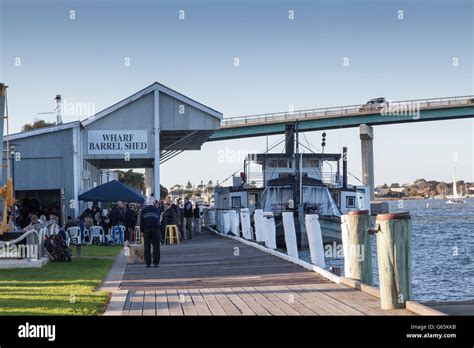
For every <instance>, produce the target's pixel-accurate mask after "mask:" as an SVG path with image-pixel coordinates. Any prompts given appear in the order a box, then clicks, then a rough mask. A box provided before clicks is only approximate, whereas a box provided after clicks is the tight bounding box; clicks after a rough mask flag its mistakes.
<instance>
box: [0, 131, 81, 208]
mask: <svg viewBox="0 0 474 348" xmlns="http://www.w3.org/2000/svg"><path fill="white" fill-rule="evenodd" d="M72 133H73V130H72V129H65V130H61V131H56V132H51V133H46V134H40V135H35V136H31V137H27V138H21V139H15V140H11V141H10V143H13V144H15V146H16V152H19V153H20V160H19V161H15V163H14V170H15V173H14V186H15V190H17V191H19V190H47V189H64V195H65V201H66V204H67V202H69V201H70V200H71V199H74V178H73V141H72ZM3 145H4V148H5V149H6V142H4V143H3ZM3 163H5V164H6V159H5V157H4V160H3ZM6 178H7V175H6V167H3V173H2V181H1V184H2V185H5V182H6Z"/></svg>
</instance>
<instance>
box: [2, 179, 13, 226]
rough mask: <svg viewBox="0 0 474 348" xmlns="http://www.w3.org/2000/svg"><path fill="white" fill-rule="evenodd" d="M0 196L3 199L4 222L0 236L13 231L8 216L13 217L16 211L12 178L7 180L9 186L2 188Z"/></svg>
mask: <svg viewBox="0 0 474 348" xmlns="http://www.w3.org/2000/svg"><path fill="white" fill-rule="evenodd" d="M0 196H1V197H2V199H3V220H2V225H1V227H0V235H2V234H4V233H5V232H9V231H11V225H10V221H9V220H8V216H9V215H11V213H12V210H13V209H14V203H15V199H14V198H13V180H12V178H8V179H7V184H6V185H4V186H2V187H0Z"/></svg>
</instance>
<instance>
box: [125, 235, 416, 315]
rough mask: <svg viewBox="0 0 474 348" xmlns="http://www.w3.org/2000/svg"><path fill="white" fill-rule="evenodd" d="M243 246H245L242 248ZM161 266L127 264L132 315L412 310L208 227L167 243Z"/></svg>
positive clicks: (127, 307)
mask: <svg viewBox="0 0 474 348" xmlns="http://www.w3.org/2000/svg"><path fill="white" fill-rule="evenodd" d="M236 250H237V251H238V253H237V254H236ZM161 259H162V263H160V267H159V268H145V267H144V265H143V264H130V265H128V266H127V268H126V270H125V273H124V276H123V279H122V282H121V283H120V285H119V289H120V290H128V294H127V297H126V300H125V303H124V306H123V312H124V313H126V314H128V315H191V316H196V315H204V316H205V315H218V316H219V315H383V314H388V315H407V314H413V313H412V312H410V311H408V310H393V311H383V310H381V309H380V303H379V301H380V300H379V299H378V298H375V297H373V296H371V295H369V294H366V293H363V292H361V291H359V290H357V289H353V288H350V287H348V286H346V285H342V284H336V283H332V282H331V281H329V280H327V279H325V278H323V277H322V276H320V275H318V274H317V273H314V272H310V271H308V270H306V269H304V268H303V267H300V266H298V265H296V264H293V263H291V262H288V261H285V260H283V259H280V258H278V257H276V256H273V255H270V254H268V253H265V252H263V251H261V250H258V249H257V248H253V247H252V246H249V245H245V244H242V243H240V242H238V241H235V240H231V239H226V238H222V237H219V236H216V235H214V234H212V233H209V232H207V231H204V232H203V233H202V234H201V235H199V236H197V237H196V238H194V239H193V240H191V241H186V242H184V243H182V244H181V245H171V246H165V247H162V258H161Z"/></svg>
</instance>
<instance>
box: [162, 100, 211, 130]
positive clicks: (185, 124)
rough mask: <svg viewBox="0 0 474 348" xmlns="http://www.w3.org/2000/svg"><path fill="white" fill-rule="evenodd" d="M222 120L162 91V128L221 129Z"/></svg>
mask: <svg viewBox="0 0 474 348" xmlns="http://www.w3.org/2000/svg"><path fill="white" fill-rule="evenodd" d="M219 126H220V120H219V119H218V118H216V117H211V116H209V114H207V113H205V112H204V111H201V110H199V109H197V108H195V107H193V106H191V105H189V104H186V103H184V102H182V101H180V100H178V99H175V98H173V97H171V96H169V95H167V94H164V93H161V92H160V129H161V130H163V131H167V130H201V129H219Z"/></svg>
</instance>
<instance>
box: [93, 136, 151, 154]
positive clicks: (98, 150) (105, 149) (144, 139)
mask: <svg viewBox="0 0 474 348" xmlns="http://www.w3.org/2000/svg"><path fill="white" fill-rule="evenodd" d="M87 152H88V153H89V154H90V155H123V154H124V153H129V154H147V153H148V131H146V130H90V131H88V132H87Z"/></svg>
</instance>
